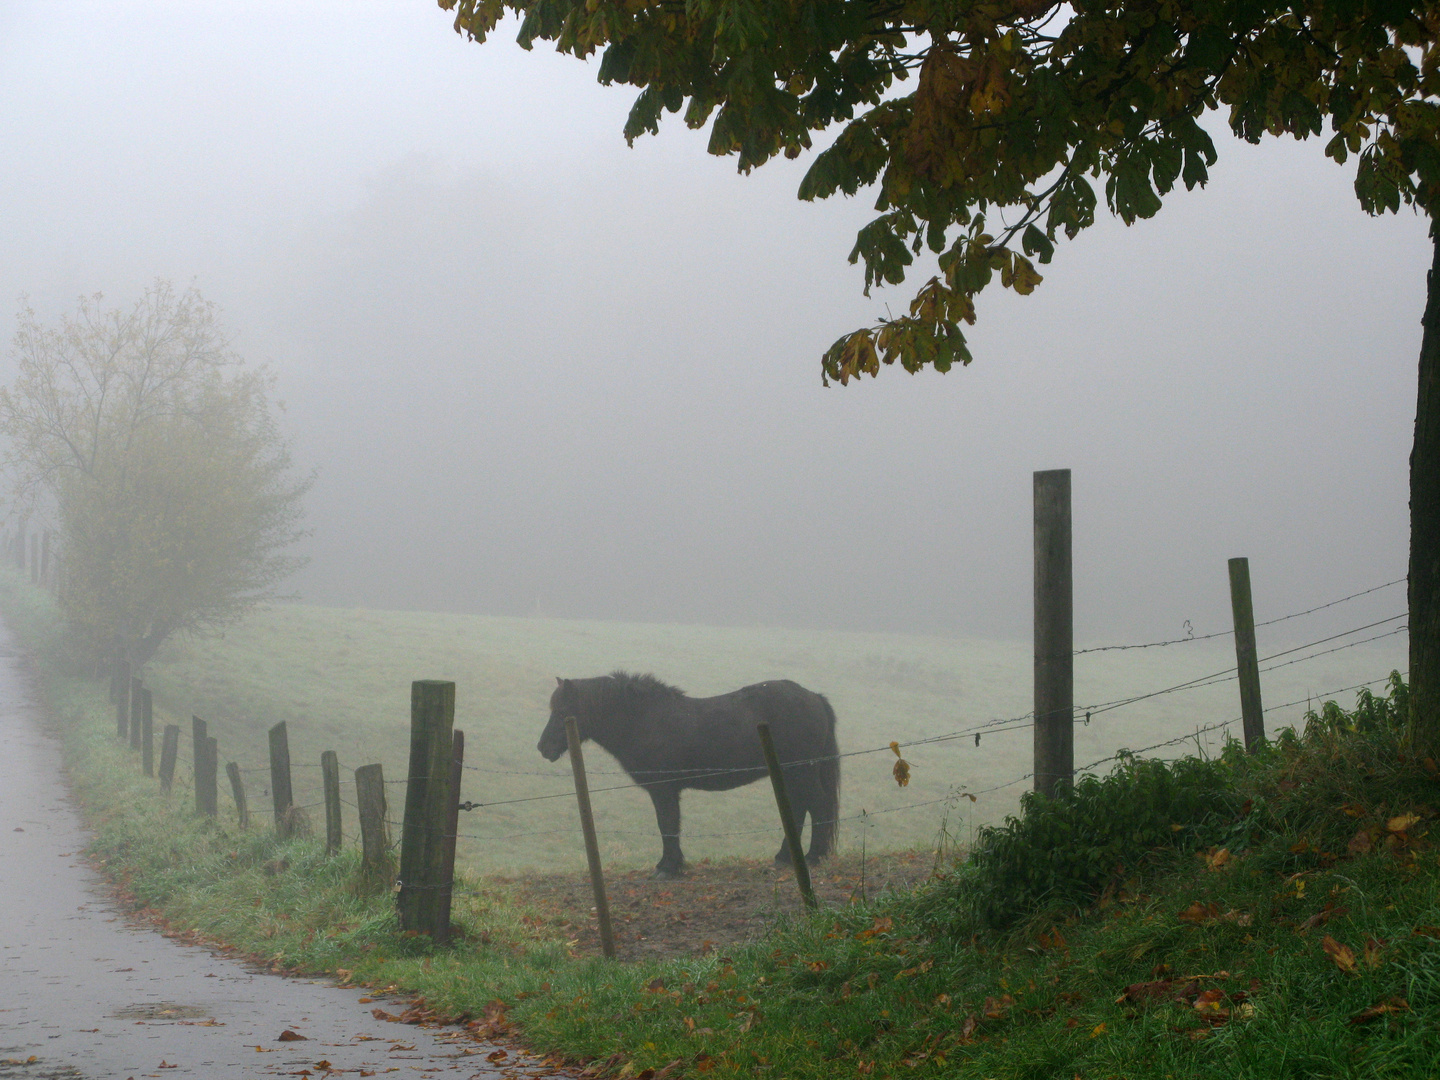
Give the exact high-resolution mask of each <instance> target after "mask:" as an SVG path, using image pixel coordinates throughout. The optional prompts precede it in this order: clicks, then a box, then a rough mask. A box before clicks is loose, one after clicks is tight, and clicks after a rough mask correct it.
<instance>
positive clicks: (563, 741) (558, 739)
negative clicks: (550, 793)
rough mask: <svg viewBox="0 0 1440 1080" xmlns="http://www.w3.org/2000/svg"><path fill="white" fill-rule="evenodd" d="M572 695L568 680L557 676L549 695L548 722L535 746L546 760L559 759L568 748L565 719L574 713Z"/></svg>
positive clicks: (572, 691)
mask: <svg viewBox="0 0 1440 1080" xmlns="http://www.w3.org/2000/svg"><path fill="white" fill-rule="evenodd" d="M574 696H575V694H574V690H573V688H572V687H571V686H570V680H569V679H562V678H559V677H558V676H557V677H556V679H555V690H554V691H553V692H552V693H551V695H550V722H549V723H548V724H546V725H545V730H544V731H542V732H541V733H540V742H539V745H537V746H536V749H537V750H539V751H540V754H541V756H542V757H544V758H545V760H546V761H559V760H560V755H561V754H563V753H565V751H566V750H568V749H569V748H570V740H569V739H568V738H567V737H566V735H565V720H566V718H567V717H570V716H574V715H575V707H574V704H573V699H574Z"/></svg>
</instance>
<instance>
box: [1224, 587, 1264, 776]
mask: <svg viewBox="0 0 1440 1080" xmlns="http://www.w3.org/2000/svg"><path fill="white" fill-rule="evenodd" d="M1230 613H1231V615H1232V616H1233V618H1234V620H1235V669H1236V672H1237V674H1238V675H1239V676H1240V717H1241V720H1242V722H1243V723H1244V726H1245V749H1246V750H1251V751H1253V750H1255V749H1256V748H1258V747H1259V745H1260V744H1261V743H1262V742H1264V741H1265V710H1264V709H1263V708H1262V707H1261V705H1260V660H1259V657H1258V656H1257V655H1256V649H1255V605H1254V604H1253V603H1252V602H1251V599H1250V560H1249V559H1231V560H1230Z"/></svg>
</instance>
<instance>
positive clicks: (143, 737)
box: [140, 690, 155, 776]
mask: <svg viewBox="0 0 1440 1080" xmlns="http://www.w3.org/2000/svg"><path fill="white" fill-rule="evenodd" d="M140 768H141V771H143V772H144V773H145V775H146V776H154V775H155V699H154V697H153V696H152V695H151V693H150V691H149V690H141V691H140Z"/></svg>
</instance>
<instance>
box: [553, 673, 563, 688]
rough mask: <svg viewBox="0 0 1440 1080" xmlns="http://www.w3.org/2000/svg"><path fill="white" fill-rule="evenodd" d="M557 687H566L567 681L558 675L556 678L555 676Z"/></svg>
mask: <svg viewBox="0 0 1440 1080" xmlns="http://www.w3.org/2000/svg"><path fill="white" fill-rule="evenodd" d="M555 685H556V686H564V685H565V680H564V679H562V678H561V677H560V676H559V675H556V676H555Z"/></svg>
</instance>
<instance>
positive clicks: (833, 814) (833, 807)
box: [810, 694, 840, 856]
mask: <svg viewBox="0 0 1440 1080" xmlns="http://www.w3.org/2000/svg"><path fill="white" fill-rule="evenodd" d="M816 696H817V697H818V698H819V699H820V704H821V706H822V707H823V708H824V712H825V735H824V738H823V739H822V740H821V750H820V753H819V754H817V755H816V757H818V758H819V759H820V760H819V761H817V762H816V763H815V771H816V774H817V776H818V778H819V781H820V784H819V787H820V799H819V802H818V804H817V805H816V806H814V807H813V808H812V811H811V816H810V850H811V851H813V852H815V854H816V855H817V856H820V855H826V854H829V853H830V852H832V851H834V850H835V834H836V832H837V831H838V829H839V818H840V744H839V742H837V741H836V739H835V710H834V709H833V708H831V707H830V702H829V701H828V700H827V699H826V697H825V695H824V694H817V695H816Z"/></svg>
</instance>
